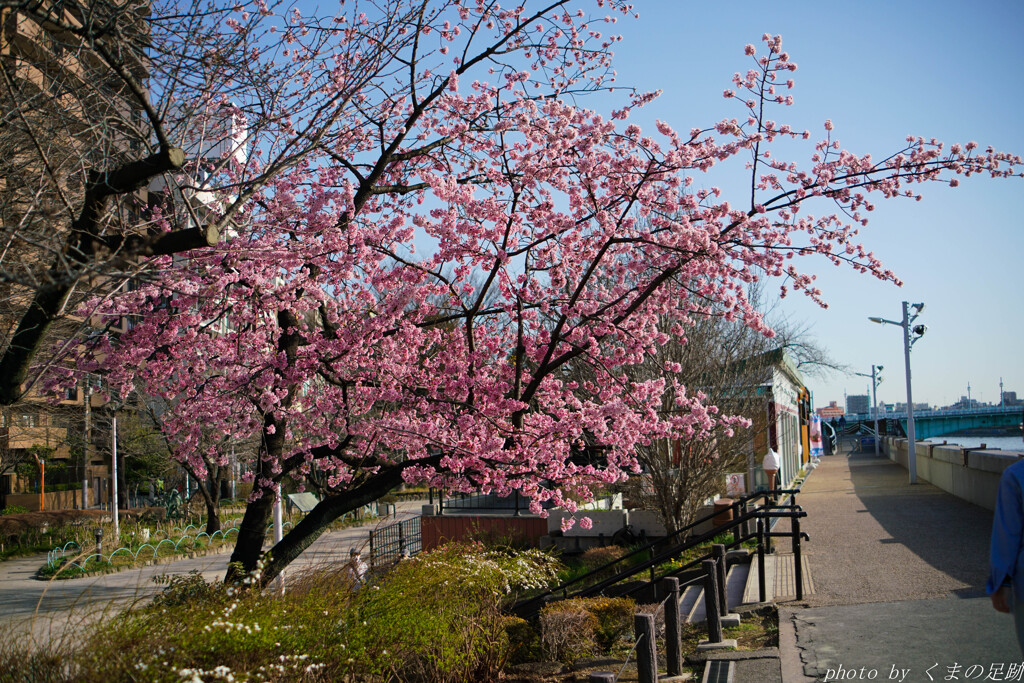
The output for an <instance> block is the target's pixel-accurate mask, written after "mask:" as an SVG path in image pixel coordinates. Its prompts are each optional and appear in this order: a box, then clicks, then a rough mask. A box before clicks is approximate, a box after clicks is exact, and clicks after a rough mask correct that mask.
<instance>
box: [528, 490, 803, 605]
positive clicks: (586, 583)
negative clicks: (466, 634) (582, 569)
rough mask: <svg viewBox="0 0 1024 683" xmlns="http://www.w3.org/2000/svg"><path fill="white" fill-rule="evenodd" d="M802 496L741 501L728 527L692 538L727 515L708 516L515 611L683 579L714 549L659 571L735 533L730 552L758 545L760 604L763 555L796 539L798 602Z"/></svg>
mask: <svg viewBox="0 0 1024 683" xmlns="http://www.w3.org/2000/svg"><path fill="white" fill-rule="evenodd" d="M798 492H799V489H776V490H774V491H759V492H757V493H753V494H749V495H746V496H743V497H742V498H738V499H736V500H735V501H734V502H733V504H732V505H731V506H730V508H729V509H730V510H731V511H732V520H730V521H728V522H725V523H724V524H719V525H715V526H713V527H712V528H711V529H710V530H709V531H706V532H704V533H701V534H696V535H694V533H693V532H694V530H695V529H696V528H697V527H698V526H700V525H703V524H706V523H707V522H711V521H713V519H714V518H715V517H717V516H719V515H721V514H723V513H724V510H718V511H716V512H713V513H711V514H708V515H706V516H704V517H701V518H700V519H698V520H696V521H695V522H693V523H691V524H689V525H687V526H686V527H684V528H682V529H680V530H678V531H676V532H675V533H674V534H671V535H669V536H667V537H665V538H661V539H658V540H656V541H654V542H652V543H647V544H645V545H643V546H641V547H639V548H636V549H635V550H633V551H631V552H629V553H627V554H625V555H623V556H622V557H619V558H616V559H615V560H612V561H611V562H608V563H606V564H604V565H602V566H600V567H597V568H596V569H593V570H591V571H589V572H587V573H586V574H583V575H581V576H578V577H576V578H574V579H572V580H570V581H567V582H565V583H563V584H561V585H559V586H556V587H554V588H551V589H549V590H547V591H544V592H543V593H540V594H539V595H535V596H532V597H529V598H526V599H524V600H521V601H519V602H518V603H516V604H515V605H514V606H513V607H512V611H513V612H514V613H515V614H517V615H518V616H520V617H524V618H529V617H532V616H535V615H536V614H538V613H539V612H540V610H541V609H542V608H543V607H544V606H545V605H546V604H548V603H549V602H555V601H558V600H565V599H569V598H576V597H590V596H594V595H602V594H604V592H605V591H606V590H608V589H609V588H612V587H613V586H617V585H619V584H623V583H625V582H627V581H630V580H637V578H636V577H639V576H640V575H642V574H644V573H646V574H647V576H646V577H644V578H642V579H639V582H638V583H637V585H635V586H632V587H629V588H623V589H622V590H619V591H616V594H617V595H632V594H634V593H637V592H639V591H641V590H644V589H647V588H649V587H650V586H651V585H652V584H655V583H656V582H658V581H660V580H661V579H664V578H668V577H678V576H679V575H680V574H684V573H687V572H689V571H691V570H694V569H696V568H698V567H699V566H700V565H701V562H703V561H704V560H707V559H711V558H712V550H711V549H710V548H709V549H708V552H706V553H704V554H702V555H700V556H698V557H696V558H694V559H693V560H691V561H689V562H686V563H684V564H682V565H681V566H679V567H674V568H671V569H669V570H666V571H663V572H661V573H659V571H658V567H659V566H660V565H663V564H665V563H666V562H668V561H669V560H673V559H676V558H678V557H679V556H680V555H682V554H683V553H686V552H687V551H690V550H692V549H694V548H697V547H698V546H700V545H702V544H705V543H708V542H709V541H712V540H714V539H715V538H717V537H718V536H721V535H723V534H726V533H730V532H732V533H733V541H732V543H729V544H728V545H727V547H728V548H735V547H738V546H739V545H741V544H742V543H744V542H746V541H750V540H755V541H756V543H757V554H758V559H759V572H758V580H759V582H760V583H759V592H760V600H761V601H762V602H763V601H764V599H765V576H764V554H765V552H766V551H767V550H769V549H770V546H771V539H772V538H779V537H790V538H792V543H793V552H794V563H795V566H794V571H795V574H796V578H797V580H798V583H797V591H798V593H799V594H798V599H801V598H802V597H803V596H802V582H801V580H802V574H803V570H802V561H801V553H800V541H801V540H806V539H808V536H807V534H805V533H802V532H801V531H800V523H799V520H800V519H801V518H802V517H806V516H807V513H806V512H804V511H803V510H802V509H801V508H800V506H799V505H797V504H796V494H797V493H798ZM783 497H785V498H784V502H783V503H782V504H779V503H776V502H775V501H776V500H779V499H782V498H783ZM754 501H760V502H754ZM751 503H754V505H755V507H754V509H748V506H749V504H751ZM783 518H787V519H790V520H791V529H790V531H775V530H774V529H775V526H776V525H777V523H778V520H779V519H783ZM751 524H753V525H754V527H755V528H754V529H753V530H752V529H751ZM609 573H610V575H609ZM601 577H605V578H601ZM696 580H700V579H699V577H698V578H696V579H693V581H696ZM691 582H692V581H691ZM685 583H689V582H684V584H683V585H685Z"/></svg>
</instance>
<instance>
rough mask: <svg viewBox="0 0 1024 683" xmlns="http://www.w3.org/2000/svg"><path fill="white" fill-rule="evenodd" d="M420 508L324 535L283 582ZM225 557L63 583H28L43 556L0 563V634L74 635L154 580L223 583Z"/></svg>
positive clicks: (149, 591) (404, 506) (152, 587)
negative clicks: (185, 577) (181, 577)
mask: <svg viewBox="0 0 1024 683" xmlns="http://www.w3.org/2000/svg"><path fill="white" fill-rule="evenodd" d="M420 506H421V503H419V502H411V503H400V504H399V505H398V506H397V507H398V514H397V516H396V517H391V518H388V519H386V520H382V521H381V522H376V523H370V524H367V525H364V526H360V527H352V528H348V529H342V530H339V531H332V532H328V533H326V534H324V535H323V536H321V537H320V538H318V539H317V540H316V541H315V542H314V543H313V545H311V546H310V547H309V548H308V549H306V551H305V552H304V553H303V554H302V555H301V556H300V557H299V559H298V560H296V561H295V562H293V563H292V565H291V567H289V568H288V570H287V571H286V581H287V574H294V573H297V572H298V571H301V570H302V569H304V568H309V567H312V566H315V565H320V564H336V563H341V562H345V561H347V560H348V552H349V548H351V547H352V546H354V545H355V546H363V545H364V544H366V543H367V542H368V538H369V532H370V530H371V529H373V528H374V527H376V526H382V525H385V524H392V523H394V522H395V521H397V520H401V519H407V518H409V517H412V516H414V515H416V514H418V513H419V511H420ZM229 557H230V552H225V553H223V554H219V555H207V556H205V557H197V558H191V559H184V560H180V561H178V562H174V563H170V564H160V565H150V566H147V567H141V568H139V569H133V570H130V571H122V572H118V573H116V574H105V575H100V576H92V577H86V578H81V579H69V580H64V581H39V580H37V579H35V578H33V577H34V575H35V573H36V570H37V569H39V567H41V566H42V565H43V564H45V563H46V555H45V554H42V555H36V556H32V557H25V558H19V559H15V560H8V561H6V562H0V629H4V630H6V629H13V630H14V632H15V633H22V634H24V633H29V632H31V633H32V635H33V636H34V637H35V638H37V639H45V640H50V639H53V638H57V637H60V636H61V635H63V634H73V633H74V632H75V630H76V627H77V626H78V625H79V624H80V623H81V621H83V620H91V619H96V618H100V617H102V616H103V615H105V614H109V613H111V612H113V611H116V610H117V609H120V608H121V607H123V606H124V605H125V604H128V603H130V602H132V601H135V600H148V599H150V598H151V597H152V596H153V595H154V594H155V593H157V592H158V591H159V590H161V588H162V587H161V586H159V585H157V584H155V583H153V578H154V577H156V576H159V575H162V574H188V573H189V572H191V571H198V572H200V573H201V574H202V575H203V576H204V577H205V578H206V579H207V580H214V579H218V578H222V577H223V576H224V573H225V571H226V570H227V564H228V558H229Z"/></svg>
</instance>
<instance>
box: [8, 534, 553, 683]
mask: <svg viewBox="0 0 1024 683" xmlns="http://www.w3.org/2000/svg"><path fill="white" fill-rule="evenodd" d="M553 566H554V561H553V560H552V558H551V557H550V556H547V555H545V554H543V553H540V552H539V551H536V550H534V551H527V552H514V551H506V550H493V549H485V548H483V547H481V546H454V547H448V548H444V549H441V550H439V551H435V552H432V553H426V554H423V555H420V556H418V557H416V558H413V559H410V560H405V561H402V562H400V563H399V564H398V565H396V566H395V567H394V569H393V570H392V571H391V572H390V573H388V574H387V575H385V576H383V577H381V578H380V580H379V582H378V583H376V584H371V585H364V586H361V587H358V588H357V587H355V586H353V585H352V584H351V582H350V580H349V578H348V577H347V575H346V573H345V572H344V571H341V570H340V568H339V567H338V566H335V565H332V566H328V567H321V568H319V569H316V570H311V571H307V572H306V573H304V574H302V575H301V576H296V577H295V578H293V579H292V580H291V581H290V582H289V585H288V590H287V592H286V594H285V595H279V594H277V593H273V592H268V593H261V592H259V591H255V590H251V589H248V588H247V587H245V586H242V587H235V586H225V585H224V584H222V583H219V582H214V583H206V582H205V581H203V579H202V577H201V575H199V574H194V575H188V576H184V577H175V578H172V579H170V580H169V585H168V587H167V589H166V590H165V591H164V592H163V593H161V594H160V596H159V597H157V598H156V599H155V600H154V601H153V602H152V603H151V604H148V605H145V606H136V607H134V608H132V609H129V610H126V611H124V612H122V613H120V614H109V613H108V614H105V615H104V616H103V618H102V620H95V621H92V622H84V621H83V623H82V624H81V625H80V626H79V627H78V628H76V629H70V630H68V631H66V635H65V636H64V637H63V638H62V639H61V638H57V639H47V640H46V641H44V644H43V645H42V646H41V647H31V646H30V644H29V643H28V642H27V641H26V640H25V639H18V638H14V637H0V683H3V682H4V681H23V680H32V681H52V682H53V683H66V682H70V681H76V682H77V681H81V682H82V683H92V682H97V683H98V682H100V681H103V682H106V681H128V680H139V681H154V682H157V683H172V682H173V683H181V681H206V682H210V681H224V680H232V681H237V682H238V683H242V682H243V681H244V682H249V683H255V682H256V681H275V682H281V683H285V682H293V681H294V682H296V683H298V682H300V681H301V682H303V683H305V682H313V681H316V682H319V681H324V682H326V681H360V682H363V681H365V682H367V683H369V682H371V681H380V682H383V681H422V682H423V683H427V682H433V681H438V682H440V683H444V682H450V683H455V682H457V681H482V680H496V679H497V678H498V676H499V675H500V671H501V669H502V667H503V666H504V664H505V662H506V661H507V659H508V656H509V654H510V652H511V651H512V644H511V642H510V640H509V637H508V634H507V631H506V624H507V620H506V618H505V616H504V615H503V614H502V612H501V607H502V606H503V605H504V604H505V603H506V601H508V600H511V599H512V598H513V597H514V595H515V593H516V592H517V591H518V590H520V589H522V588H524V587H529V586H532V585H534V584H535V583H537V582H538V581H540V582H546V581H549V580H551V578H552V576H553Z"/></svg>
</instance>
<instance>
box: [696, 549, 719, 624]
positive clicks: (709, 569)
mask: <svg viewBox="0 0 1024 683" xmlns="http://www.w3.org/2000/svg"><path fill="white" fill-rule="evenodd" d="M700 565H701V569H703V570H704V611H705V612H707V618H708V642H709V643H720V642H722V616H721V614H720V613H719V611H718V586H717V585H716V584H717V583H718V581H717V580H716V578H717V577H716V576H715V561H714V560H704V561H703V562H701V563H700Z"/></svg>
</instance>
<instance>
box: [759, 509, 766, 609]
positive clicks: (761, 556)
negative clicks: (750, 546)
mask: <svg viewBox="0 0 1024 683" xmlns="http://www.w3.org/2000/svg"><path fill="white" fill-rule="evenodd" d="M765 598H766V596H765V576H764V520H763V519H762V518H761V517H758V518H757V601H758V602H764V601H765Z"/></svg>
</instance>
